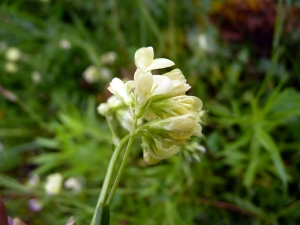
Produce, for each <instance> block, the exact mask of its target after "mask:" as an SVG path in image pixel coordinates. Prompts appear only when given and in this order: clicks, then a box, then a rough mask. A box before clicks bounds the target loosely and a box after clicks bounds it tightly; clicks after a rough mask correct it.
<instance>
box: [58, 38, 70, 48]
mask: <svg viewBox="0 0 300 225" xmlns="http://www.w3.org/2000/svg"><path fill="white" fill-rule="evenodd" d="M59 46H60V47H61V48H63V49H66V50H68V49H70V48H71V47H72V45H71V43H70V42H69V41H68V40H67V39H61V40H60V41H59Z"/></svg>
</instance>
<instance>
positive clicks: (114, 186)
mask: <svg viewBox="0 0 300 225" xmlns="http://www.w3.org/2000/svg"><path fill="white" fill-rule="evenodd" d="M136 124H137V120H135V121H134V123H133V126H132V128H131V131H130V138H129V141H128V144H127V148H126V150H125V153H124V157H123V160H122V163H121V166H120V169H119V171H118V174H117V176H116V179H115V182H114V184H113V186H112V188H111V191H110V194H109V196H108V198H107V200H106V204H107V205H109V204H110V203H111V200H112V198H113V196H114V194H115V192H116V189H117V187H118V184H119V182H120V179H121V176H122V173H123V171H124V168H125V165H126V162H127V159H128V156H129V152H130V149H131V146H132V143H133V140H134V136H135V134H136V133H135V131H136Z"/></svg>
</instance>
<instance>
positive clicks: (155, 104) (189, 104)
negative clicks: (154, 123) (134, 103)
mask: <svg viewBox="0 0 300 225" xmlns="http://www.w3.org/2000/svg"><path fill="white" fill-rule="evenodd" d="M201 109H202V101H201V100H200V99H199V98H197V97H195V96H187V95H180V96H176V97H171V98H166V99H161V100H157V101H152V102H151V104H150V105H149V108H148V111H147V112H146V114H145V119H147V120H153V119H157V118H160V119H166V118H169V117H172V116H181V115H185V114H194V118H195V119H196V120H197V121H200V115H199V112H200V110H201Z"/></svg>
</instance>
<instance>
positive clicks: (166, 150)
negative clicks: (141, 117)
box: [142, 134, 180, 165]
mask: <svg viewBox="0 0 300 225" xmlns="http://www.w3.org/2000/svg"><path fill="white" fill-rule="evenodd" d="M142 141H143V142H142V147H143V153H144V160H145V161H146V162H147V163H148V164H149V165H154V164H156V163H158V161H160V160H161V159H166V158H169V157H171V156H173V155H175V154H177V153H178V151H179V150H180V147H179V146H177V145H174V143H172V142H170V141H168V140H164V139H160V140H159V139H157V138H155V137H153V136H152V135H150V134H144V135H143V136H142Z"/></svg>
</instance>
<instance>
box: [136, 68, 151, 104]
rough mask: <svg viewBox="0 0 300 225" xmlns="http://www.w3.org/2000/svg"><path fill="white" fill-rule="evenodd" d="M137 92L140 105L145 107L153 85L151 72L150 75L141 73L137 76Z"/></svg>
mask: <svg viewBox="0 0 300 225" xmlns="http://www.w3.org/2000/svg"><path fill="white" fill-rule="evenodd" d="M134 79H136V80H135V84H136V86H135V91H136V93H137V95H138V100H139V101H140V104H141V105H143V104H144V103H146V101H147V97H148V96H149V93H150V92H151V89H152V85H153V77H152V74H151V73H150V72H148V73H139V74H137V75H135V78H134Z"/></svg>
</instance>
